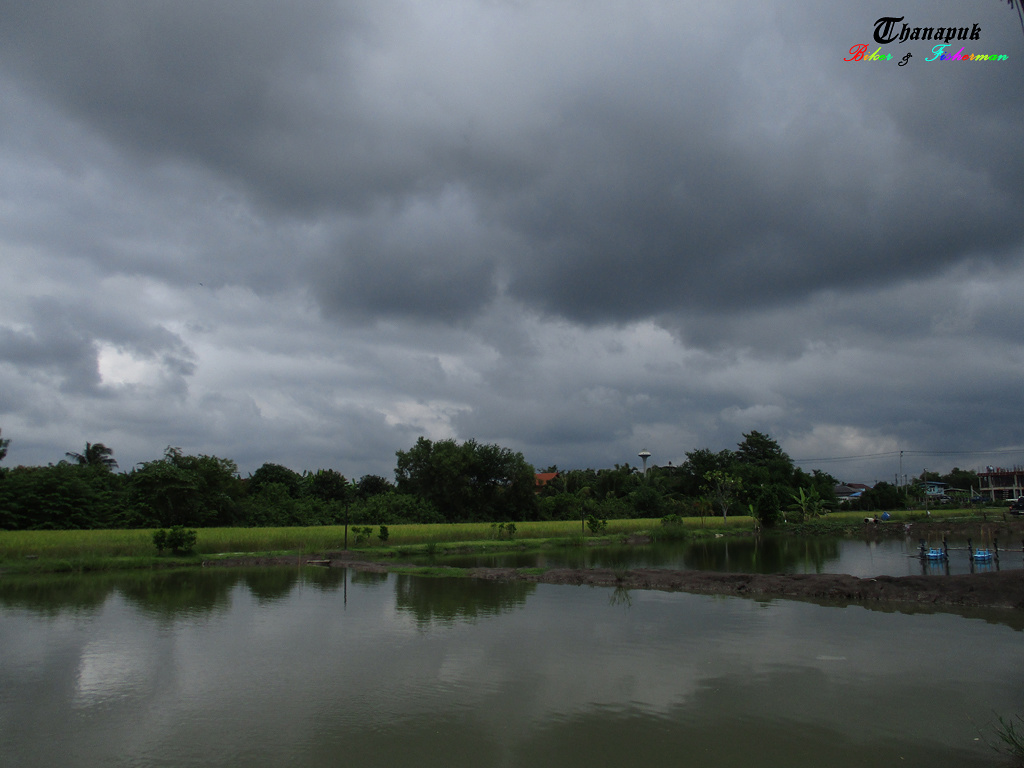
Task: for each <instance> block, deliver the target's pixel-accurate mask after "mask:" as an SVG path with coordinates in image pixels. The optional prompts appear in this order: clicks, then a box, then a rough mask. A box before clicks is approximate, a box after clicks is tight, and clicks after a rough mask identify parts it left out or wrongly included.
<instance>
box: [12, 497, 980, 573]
mask: <svg viewBox="0 0 1024 768" xmlns="http://www.w3.org/2000/svg"><path fill="white" fill-rule="evenodd" d="M965 514H971V513H968V512H966V511H965V510H946V509H943V510H934V511H933V512H932V518H933V519H935V518H939V517H953V516H963V515H965ZM891 515H892V518H893V520H911V519H917V520H920V519H922V518H923V517H924V516H925V515H924V513H923V512H921V511H915V512H893V513H891ZM864 516H865V513H863V512H836V513H832V514H829V515H828V516H827V519H828V520H829V521H831V522H840V521H849V522H851V523H853V522H856V521H858V520H862V519H863V517H864ZM660 524H661V521H660V519H658V518H639V519H631V520H609V521H608V528H607V530H606V531H605V532H604V533H603V534H602V537H616V536H620V537H621V536H626V535H630V534H634V533H643V532H648V531H651V530H653V529H654V528H656V527H658V526H660ZM683 525H685V526H686V527H688V528H695V529H699V528H705V529H711V530H715V529H718V530H721V529H723V528H728V529H730V530H737V531H740V530H750V529H751V528H752V527H753V521H752V520H751V518H750V517H748V516H744V515H735V516H730V517H729V519H728V521H723V520H722V518H721V517H720V516H708V517H706V518H704V519H703V520H702V519H700V518H687V519H685V520H684V521H683ZM354 528H355V526H349V534H348V545H349V549H370V548H380V547H386V548H387V549H389V550H398V551H401V549H402V548H404V547H416V546H423V545H430V544H446V543H467V544H468V543H478V544H479V543H487V542H497V541H498V540H499V538H500V540H502V541H504V542H507V541H508V535H507V534H503V535H499V532H498V530H497V526H496V525H494V524H491V523H447V524H433V525H389V526H388V533H389V537H388V540H387V542H386V544H385V543H382V542H381V541H380V539H379V538H378V531H379V528H378V527H377V526H373V534H372V536H371V537H370V538H369V540H367V541H365V542H363V543H360V544H358V545H357V544H356V535H355V532H354V530H353V529H354ZM580 533H581V525H580V522H579V521H578V520H555V521H538V522H520V523H516V530H515V534H514V538H515V539H516V540H523V539H574V538H578V537H579V536H580ZM198 534H199V536H198V543H197V546H196V553H197V555H199V556H202V557H212V556H216V555H227V554H248V553H270V552H274V553H280V552H300V553H302V552H305V553H316V552H329V551H337V550H341V549H343V548H344V546H345V527H344V526H340V525H336V526H315V527H306V528H301V527H295V528H200V529H198ZM585 535H586V536H587V537H590V536H591V534H590V532H589V530H588V531H586V534H585ZM155 555H156V550H155V547H154V545H153V531H152V530H98V531H0V562H4V563H7V564H8V565H10V564H11V563H14V562H21V563H24V562H25V561H26V560H36V559H38V560H68V561H76V562H82V561H87V560H97V559H109V558H152V557H155Z"/></svg>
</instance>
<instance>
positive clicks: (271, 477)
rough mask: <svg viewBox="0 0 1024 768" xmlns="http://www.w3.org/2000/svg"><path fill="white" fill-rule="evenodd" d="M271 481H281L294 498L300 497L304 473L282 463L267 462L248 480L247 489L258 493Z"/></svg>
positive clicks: (252, 492)
mask: <svg viewBox="0 0 1024 768" xmlns="http://www.w3.org/2000/svg"><path fill="white" fill-rule="evenodd" d="M271 483H280V484H281V485H283V486H284V487H285V489H287V491H288V495H289V496H291V497H292V498H293V499H296V498H298V497H299V494H300V493H301V490H302V475H300V474H299V473H298V472H295V471H293V470H291V469H288V467H283V466H281V465H280V464H271V463H269V462H268V463H265V464H263V465H261V466H260V467H259V469H257V470H256V471H255V472H253V473H252V476H251V477H250V478H249V479H248V481H247V482H246V486H247V487H246V490H247V491H248V492H249V493H251V494H257V493H259V492H260V490H261V489H262V488H264V487H265V486H267V485H270V484H271Z"/></svg>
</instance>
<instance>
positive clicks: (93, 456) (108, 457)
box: [64, 443, 117, 469]
mask: <svg viewBox="0 0 1024 768" xmlns="http://www.w3.org/2000/svg"><path fill="white" fill-rule="evenodd" d="M64 455H65V456H67V457H68V458H69V459H74V461H75V462H76V463H77V464H78V465H79V466H80V467H102V468H104V469H114V467H116V466H117V461H116V460H115V459H114V449H113V448H108V447H107V446H105V445H104V444H103V443H86V444H85V453H74V452H70V451H69V452H68V453H65V454H64Z"/></svg>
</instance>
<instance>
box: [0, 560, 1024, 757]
mask: <svg viewBox="0 0 1024 768" xmlns="http://www.w3.org/2000/svg"><path fill="white" fill-rule="evenodd" d="M277 570H278V571H279V572H278V573H276V574H275V575H273V577H272V578H264V577H263V576H261V575H260V574H258V573H254V572H250V571H246V572H243V571H228V570H225V571H214V570H209V569H208V570H197V571H195V572H192V573H190V574H188V578H182V576H181V574H133V575H127V574H121V575H119V576H118V577H116V578H110V577H107V576H100V577H99V578H94V577H91V576H86V577H79V578H78V579H76V580H67V581H64V586H65V588H66V589H67V590H68V591H69V592H71V593H74V594H75V595H77V596H76V597H67V598H61V597H59V596H58V595H56V594H55V591H56V587H55V585H54V582H53V580H42V581H45V582H47V586H45V587H43V586H42V583H41V582H40V583H39V584H37V585H36V586H35V587H32V586H31V585H30V584H29V583H28V580H25V581H22V584H21V586H20V588H17V589H14V590H12V589H11V584H10V582H9V581H8V580H4V581H3V582H0V649H2V653H0V690H2V691H3V692H4V695H3V696H0V733H2V734H3V736H2V738H0V765H4V766H7V765H11V766H20V767H23V768H35V767H36V766H49V765H54V764H60V763H66V762H72V763H73V764H74V765H75V766H76V768H94V766H95V767H96V768H98V767H99V766H132V768H136V767H139V768H149V767H150V766H169V765H174V766H204V767H208V768H229V767H231V766H237V765H246V766H247V768H262V767H263V766H268V768H269V766H279V765H306V764H329V765H333V764H335V763H336V762H338V760H339V756H343V757H344V760H345V761H346V762H349V763H352V764H354V765H359V766H362V767H363V768H375V767H376V766H381V767H382V768H383V767H384V766H387V767H388V768H390V766H394V765H396V764H404V763H411V762H414V763H415V764H416V765H422V766H435V765H436V766H445V768H470V766H472V768H480V766H485V767H486V766H531V768H533V767H534V766H539V767H540V768H544V767H545V766H559V767H561V766H587V768H590V767H591V766H594V765H608V764H612V765H614V764H616V763H629V764H636V763H639V764H641V765H675V764H680V763H681V764H699V765H702V766H708V768H717V767H718V766H732V765H750V764H756V765H759V766H781V765H834V766H840V768H845V766H853V765H897V764H898V765H907V766H928V768H933V767H934V766H947V765H948V766H952V765H956V766H980V765H991V764H993V760H992V756H991V755H990V754H989V752H988V750H987V748H986V747H985V746H984V744H979V743H977V742H975V741H974V737H975V736H976V735H977V732H978V728H979V727H980V726H982V725H984V722H985V719H986V718H988V717H990V715H991V713H992V712H993V711H995V712H1004V713H1010V712H1013V711H1015V709H1014V708H1015V707H1019V705H1020V691H1019V681H1020V680H1021V679H1022V677H1024V656H1022V655H1021V654H1020V653H1019V644H1020V634H1019V633H1018V632H1014V631H1011V630H1009V629H1007V627H1005V626H1001V625H999V624H997V623H986V622H985V621H976V620H972V619H969V618H964V617H962V616H956V615H949V614H940V613H935V614H928V613H919V614H911V613H909V612H895V611H893V612H889V613H884V612H882V611H876V610H865V609H864V608H862V607H856V606H855V607H841V608H836V607H821V606H817V605H811V604H807V603H800V602H794V601H785V600H776V601H770V602H769V601H763V602H754V601H750V600H744V599H740V598H723V597H719V598H713V597H706V596H699V595H686V594H679V593H664V592H653V591H645V590H632V591H626V590H616V589H604V588H591V587H571V586H555V585H533V584H526V583H500V582H487V581H474V580H459V579H456V580H453V579H432V578H422V577H414V576H409V575H401V576H399V575H394V574H392V575H384V574H366V573H354V572H348V573H346V572H344V571H343V570H341V569H337V570H325V569H303V570H301V571H300V570H299V569H294V568H293V569H277ZM147 579H150V580H148V581H147ZM37 581H39V580H37ZM204 581H205V582H207V583H205V584H203V583H201V582H204ZM76 582H77V583H76ZM162 589H166V590H167V592H168V594H167V595H159V594H158V593H159V592H160V590H162ZM29 594H36V595H38V597H39V601H38V602H33V600H31V599H29V598H28V595H29ZM104 594H105V595H106V597H105V598H104V599H102V600H99V601H97V598H96V596H97V595H104ZM346 600H347V602H346ZM54 606H60V607H59V608H57V609H55V608H54ZM84 606H87V607H84ZM79 608H82V610H81V611H80V610H79ZM978 616H979V617H985V614H984V613H983V612H978ZM168 617H174V621H168V620H167V619H168ZM485 618H486V620H483V619H485ZM972 648H979V649H984V653H965V652H964V649H972ZM937 671H940V672H941V674H937Z"/></svg>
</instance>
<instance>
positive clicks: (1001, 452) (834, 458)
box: [793, 448, 1024, 464]
mask: <svg viewBox="0 0 1024 768" xmlns="http://www.w3.org/2000/svg"><path fill="white" fill-rule="evenodd" d="M901 453H902V454H903V455H904V456H995V455H1005V454H1009V453H1016V454H1021V453H1024V448H1004V449H1000V450H998V451H885V452H883V453H862V454H860V455H857V456H827V457H820V458H816V459H793V463H794V464H809V463H811V462H825V461H852V460H854V459H881V458H887V457H895V456H899V455H900V454H901Z"/></svg>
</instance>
